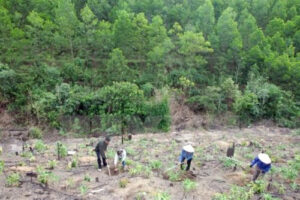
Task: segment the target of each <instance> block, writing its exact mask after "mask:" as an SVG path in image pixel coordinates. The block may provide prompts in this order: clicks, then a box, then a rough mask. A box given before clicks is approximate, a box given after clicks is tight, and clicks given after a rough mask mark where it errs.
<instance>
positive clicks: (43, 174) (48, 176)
mask: <svg viewBox="0 0 300 200" xmlns="http://www.w3.org/2000/svg"><path fill="white" fill-rule="evenodd" d="M37 173H38V177H37V179H38V181H39V182H40V183H42V184H44V185H45V186H48V184H49V181H50V180H54V179H55V176H54V175H53V173H51V172H47V171H46V170H45V169H44V168H42V167H37Z"/></svg>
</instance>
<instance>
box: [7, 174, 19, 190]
mask: <svg viewBox="0 0 300 200" xmlns="http://www.w3.org/2000/svg"><path fill="white" fill-rule="evenodd" d="M19 184H20V175H19V174H18V173H11V174H9V175H8V176H7V177H6V185H7V186H10V187H13V186H19Z"/></svg>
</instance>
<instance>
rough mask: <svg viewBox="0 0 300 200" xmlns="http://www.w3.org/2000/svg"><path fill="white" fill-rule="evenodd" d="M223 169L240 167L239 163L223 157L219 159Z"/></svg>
mask: <svg viewBox="0 0 300 200" xmlns="http://www.w3.org/2000/svg"><path fill="white" fill-rule="evenodd" d="M221 161H222V163H223V165H224V167H226V168H232V167H234V166H236V165H237V166H239V165H240V162H239V161H238V160H236V159H234V158H229V157H224V158H222V159H221Z"/></svg>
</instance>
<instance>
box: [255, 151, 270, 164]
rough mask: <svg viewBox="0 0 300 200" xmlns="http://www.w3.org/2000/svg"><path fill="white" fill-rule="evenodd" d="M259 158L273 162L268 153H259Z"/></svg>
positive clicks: (267, 162)
mask: <svg viewBox="0 0 300 200" xmlns="http://www.w3.org/2000/svg"><path fill="white" fill-rule="evenodd" d="M258 159H259V160H260V161H261V162H263V163H265V164H270V163H271V159H270V157H269V156H268V154H265V153H260V154H258Z"/></svg>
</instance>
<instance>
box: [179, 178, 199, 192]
mask: <svg viewBox="0 0 300 200" xmlns="http://www.w3.org/2000/svg"><path fill="white" fill-rule="evenodd" d="M182 184H183V189H184V191H185V192H190V191H192V190H195V189H196V187H197V183H196V182H194V181H192V180H190V179H185V180H184V181H183V183H182Z"/></svg>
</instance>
